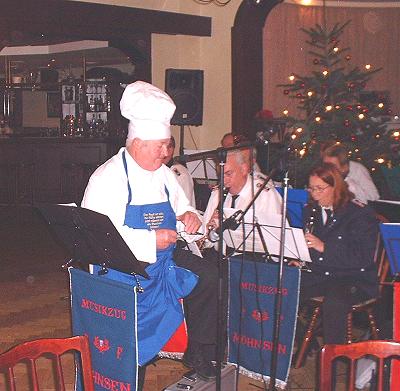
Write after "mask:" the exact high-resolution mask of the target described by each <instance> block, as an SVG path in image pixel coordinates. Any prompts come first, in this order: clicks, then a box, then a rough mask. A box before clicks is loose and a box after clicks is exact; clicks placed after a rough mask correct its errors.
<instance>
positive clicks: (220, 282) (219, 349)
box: [215, 149, 227, 391]
mask: <svg viewBox="0 0 400 391" xmlns="http://www.w3.org/2000/svg"><path fill="white" fill-rule="evenodd" d="M226 155H227V151H226V150H225V149H219V151H218V153H217V158H218V160H219V163H218V164H219V167H220V175H219V211H220V213H219V216H218V224H219V226H220V227H222V223H223V219H224V213H223V208H224V201H225V197H224V192H223V188H224V171H225V170H224V168H225V163H226ZM223 246H224V241H223V235H222V234H221V235H219V238H218V306H217V349H216V354H217V361H216V369H217V377H216V384H215V387H216V391H221V370H222V353H223V352H222V346H224V345H225V344H223V343H222V338H223V337H224V335H225V333H223V331H222V326H223V318H222V316H223V314H224V302H223V294H224V292H222V289H223V265H222V262H224V254H223Z"/></svg>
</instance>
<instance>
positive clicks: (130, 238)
mask: <svg viewBox="0 0 400 391" xmlns="http://www.w3.org/2000/svg"><path fill="white" fill-rule="evenodd" d="M124 150H125V148H121V149H120V150H119V152H118V153H117V154H116V155H114V156H113V157H112V158H111V159H109V160H108V161H106V162H105V163H104V164H103V165H101V166H100V167H99V168H97V170H96V171H95V172H94V173H93V174H92V176H91V177H90V179H89V183H88V185H87V187H86V190H85V194H84V196H83V200H82V204H81V205H82V207H84V208H87V209H91V210H94V211H95V212H99V213H102V214H105V215H107V216H108V217H109V218H110V220H111V221H112V222H113V224H114V226H115V227H116V228H117V230H118V232H119V233H120V234H121V236H122V237H123V239H124V240H125V242H126V243H127V245H128V246H129V248H130V249H131V251H132V252H133V254H134V255H135V256H136V258H137V259H138V260H139V261H144V262H148V263H154V262H155V261H156V233H155V231H154V230H146V229H133V228H129V227H127V226H125V225H124V220H125V208H126V204H127V202H128V184H127V178H126V174H125V170H124V164H123V160H122V152H123V151H124ZM125 157H126V163H127V167H128V176H129V183H130V185H131V189H132V201H131V204H134V205H146V204H153V203H158V202H164V201H167V199H168V196H167V194H166V192H165V187H166V188H167V189H168V192H169V201H170V203H171V207H172V209H173V210H174V212H175V214H176V215H177V216H179V215H182V214H183V213H185V212H187V211H191V212H195V213H196V210H195V209H194V208H192V207H191V206H190V204H189V201H188V199H187V198H186V195H185V193H184V191H183V190H182V188H181V186H180V185H179V184H178V182H177V180H176V177H175V175H174V174H173V173H172V172H171V170H170V169H169V168H168V167H167V166H165V165H162V166H161V167H160V168H159V169H158V170H156V171H147V170H144V169H143V168H142V167H140V166H139V165H138V164H137V163H136V162H135V160H134V159H133V158H132V157H131V155H130V154H129V153H128V151H126V152H125ZM183 230H184V226H183V224H182V223H181V222H179V221H178V222H177V232H181V231H183Z"/></svg>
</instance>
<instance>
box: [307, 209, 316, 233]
mask: <svg viewBox="0 0 400 391" xmlns="http://www.w3.org/2000/svg"><path fill="white" fill-rule="evenodd" d="M316 213H317V208H316V207H315V206H313V208H312V212H311V214H310V216H309V218H308V220H307V221H306V223H305V224H304V233H305V234H312V233H313V232H314V228H315V218H316Z"/></svg>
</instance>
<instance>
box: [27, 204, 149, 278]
mask: <svg viewBox="0 0 400 391" xmlns="http://www.w3.org/2000/svg"><path fill="white" fill-rule="evenodd" d="M35 206H36V208H37V209H38V210H39V212H40V213H41V215H42V216H43V217H44V219H45V220H46V222H47V224H48V225H49V227H50V231H51V232H52V233H53V234H54V235H55V236H56V238H57V239H58V240H59V241H60V242H61V244H62V245H63V246H64V247H66V248H67V250H68V251H69V252H70V254H71V257H72V258H71V260H70V261H68V262H67V263H66V264H65V265H63V267H67V266H70V265H72V264H80V265H82V266H85V267H86V268H87V269H88V266H89V264H98V265H100V266H101V271H100V272H99V273H101V274H105V273H107V268H112V269H115V270H118V271H120V272H123V273H126V274H140V275H141V276H143V277H145V278H149V276H148V275H147V273H146V271H145V267H146V266H147V263H145V262H141V261H138V260H137V259H136V257H135V256H134V255H133V254H132V252H131V250H130V248H129V247H128V245H127V244H126V243H125V241H124V239H123V238H122V236H121V235H120V234H119V232H118V231H117V230H116V228H115V226H114V225H113V223H112V222H111V220H110V218H109V217H108V216H106V215H103V214H101V213H97V212H94V211H92V210H89V209H85V208H81V207H79V206H71V205H50V204H39V205H35Z"/></svg>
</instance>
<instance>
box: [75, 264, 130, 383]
mask: <svg viewBox="0 0 400 391" xmlns="http://www.w3.org/2000/svg"><path fill="white" fill-rule="evenodd" d="M69 273H70V289H71V308H72V332H73V334H74V335H85V334H86V335H87V336H88V337H89V342H90V353H91V356H92V365H93V380H94V384H95V390H96V391H104V390H118V391H135V390H136V389H137V388H136V387H137V386H136V385H137V333H136V325H137V322H136V290H135V288H134V287H133V286H130V285H128V284H124V283H122V282H118V281H114V280H111V279H108V278H101V277H98V276H97V275H93V274H89V273H86V272H84V271H82V270H79V269H74V268H70V269H69ZM75 390H76V391H81V390H83V386H82V384H81V381H80V377H79V371H78V376H77V384H76V388H75Z"/></svg>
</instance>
